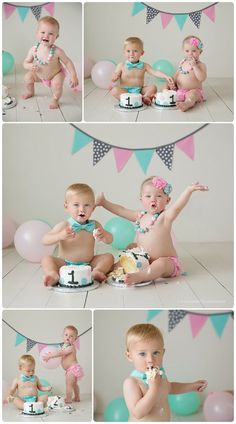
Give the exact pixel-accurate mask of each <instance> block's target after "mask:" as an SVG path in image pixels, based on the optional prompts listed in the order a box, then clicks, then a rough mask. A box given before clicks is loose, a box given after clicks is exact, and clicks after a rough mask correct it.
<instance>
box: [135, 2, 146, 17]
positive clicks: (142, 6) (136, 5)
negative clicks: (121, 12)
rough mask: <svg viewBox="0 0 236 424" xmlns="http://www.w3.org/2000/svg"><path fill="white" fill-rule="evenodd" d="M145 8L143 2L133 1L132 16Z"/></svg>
mask: <svg viewBox="0 0 236 424" xmlns="http://www.w3.org/2000/svg"><path fill="white" fill-rule="evenodd" d="M145 8H146V6H145V4H143V3H134V4H133V9H132V16H134V15H137V14H138V13H139V12H141V11H142V10H143V9H145Z"/></svg>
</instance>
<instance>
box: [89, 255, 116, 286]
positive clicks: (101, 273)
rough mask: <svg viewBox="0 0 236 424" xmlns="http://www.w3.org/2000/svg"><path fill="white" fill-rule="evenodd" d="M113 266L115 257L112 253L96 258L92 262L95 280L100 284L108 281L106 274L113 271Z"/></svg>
mask: <svg viewBox="0 0 236 424" xmlns="http://www.w3.org/2000/svg"><path fill="white" fill-rule="evenodd" d="M113 265H114V257H113V255H112V254H111V253H103V254H101V255H96V256H94V258H93V260H92V262H91V267H92V277H93V279H94V280H97V281H100V282H102V281H104V280H106V278H107V277H106V274H107V273H108V272H109V271H110V270H111V269H112V267H113Z"/></svg>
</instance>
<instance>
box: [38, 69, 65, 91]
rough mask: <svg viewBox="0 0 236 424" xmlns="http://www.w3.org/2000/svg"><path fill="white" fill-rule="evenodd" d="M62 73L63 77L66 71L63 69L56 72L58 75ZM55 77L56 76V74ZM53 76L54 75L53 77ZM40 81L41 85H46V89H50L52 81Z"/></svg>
mask: <svg viewBox="0 0 236 424" xmlns="http://www.w3.org/2000/svg"><path fill="white" fill-rule="evenodd" d="M60 72H61V73H62V75H64V77H65V76H66V71H65V69H64V68H61V70H60V71H59V72H58V74H59V73H60ZM56 75H57V74H56ZM54 76H55V75H54ZM41 81H42V83H43V84H44V85H46V87H49V88H50V87H51V81H52V80H47V79H42V80H41Z"/></svg>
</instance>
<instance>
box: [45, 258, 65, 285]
mask: <svg viewBox="0 0 236 424" xmlns="http://www.w3.org/2000/svg"><path fill="white" fill-rule="evenodd" d="M41 265H42V268H43V271H44V277H43V284H44V285H45V286H55V285H56V283H57V282H58V280H59V269H60V268H61V267H62V266H63V265H65V262H64V261H63V259H60V258H55V257H54V256H44V257H43V259H42V261H41Z"/></svg>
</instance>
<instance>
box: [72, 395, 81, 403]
mask: <svg viewBox="0 0 236 424" xmlns="http://www.w3.org/2000/svg"><path fill="white" fill-rule="evenodd" d="M72 400H73V402H80V397H79V396H76V397H74V399H72Z"/></svg>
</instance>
